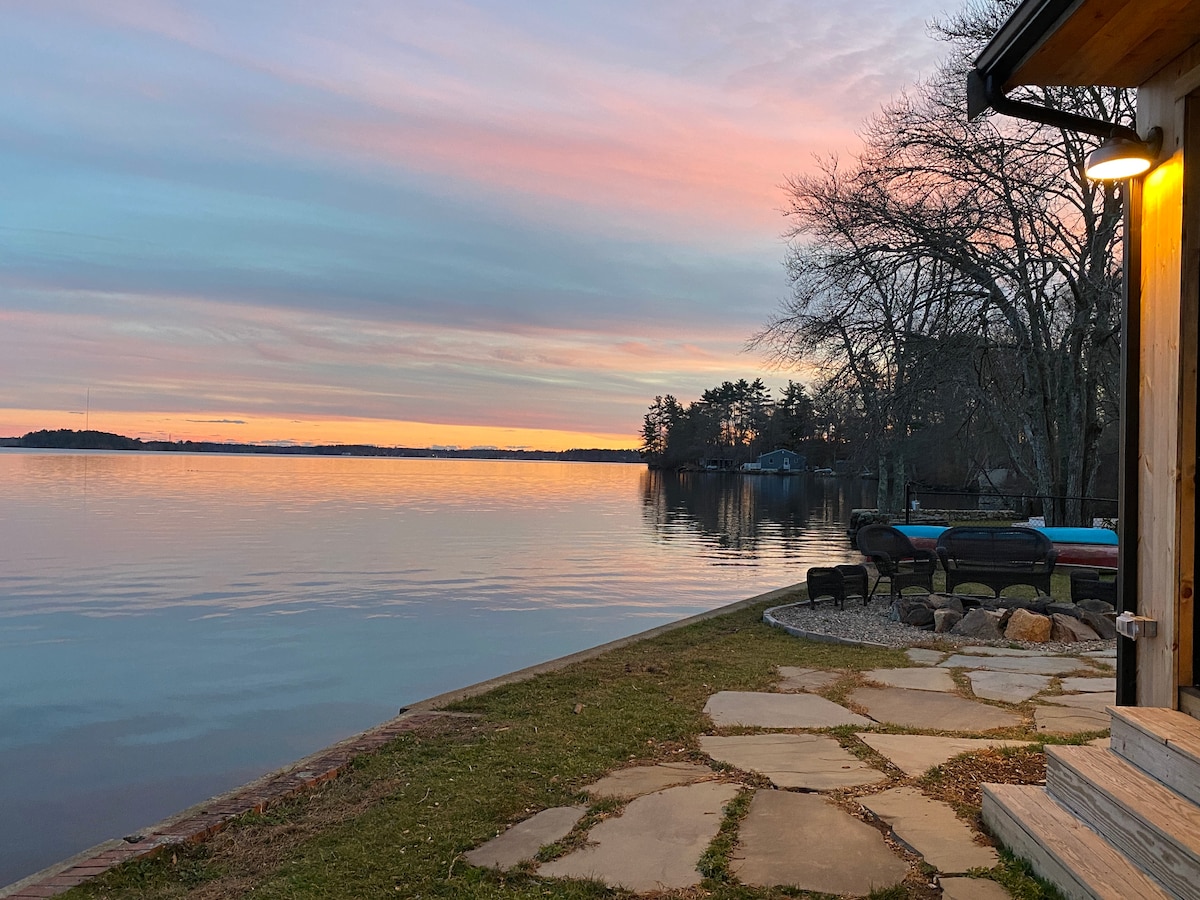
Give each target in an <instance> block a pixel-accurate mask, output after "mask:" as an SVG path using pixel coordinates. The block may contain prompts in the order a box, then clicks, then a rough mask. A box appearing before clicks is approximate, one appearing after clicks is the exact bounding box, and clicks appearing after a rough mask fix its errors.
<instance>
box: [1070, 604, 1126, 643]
mask: <svg viewBox="0 0 1200 900" xmlns="http://www.w3.org/2000/svg"><path fill="white" fill-rule="evenodd" d="M1079 618H1080V620H1081V621H1083V622H1086V623H1087V624H1088V625H1090V626H1092V630H1093V631H1095V632H1096V634H1098V635H1100V639H1101V640H1103V641H1111V640H1112V639H1113V638H1115V637H1116V636H1117V626H1116V625H1114V624H1113V619H1114V618H1116V615H1115V613H1108V614H1104V613H1097V612H1090V611H1089V610H1086V609H1081V610H1080V611H1079Z"/></svg>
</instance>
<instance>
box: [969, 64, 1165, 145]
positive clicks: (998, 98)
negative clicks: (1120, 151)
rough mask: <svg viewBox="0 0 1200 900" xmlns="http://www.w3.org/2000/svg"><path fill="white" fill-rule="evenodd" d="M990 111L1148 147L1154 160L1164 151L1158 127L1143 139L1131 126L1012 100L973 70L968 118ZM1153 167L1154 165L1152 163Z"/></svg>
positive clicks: (994, 84) (992, 81)
mask: <svg viewBox="0 0 1200 900" xmlns="http://www.w3.org/2000/svg"><path fill="white" fill-rule="evenodd" d="M989 109H994V110H995V111H996V112H998V113H1000V114H1001V115H1004V116H1012V117H1013V118H1016V119H1025V120H1027V121H1030V122H1040V123H1041V124H1043V125H1050V126H1052V127H1054V128H1063V129H1066V130H1068V131H1078V132H1082V133H1083V134H1090V135H1092V136H1094V137H1098V138H1103V139H1104V140H1105V141H1111V140H1114V139H1117V140H1125V141H1130V142H1132V143H1135V144H1142V145H1144V146H1145V147H1146V148H1147V151H1148V153H1149V155H1150V157H1151V159H1156V158H1157V157H1158V154H1159V152H1160V151H1161V150H1162V142H1163V132H1162V129H1161V128H1158V127H1157V126H1156V127H1154V128H1151V129H1150V131H1149V133H1148V134H1147V135H1146V138H1145V139H1144V140H1143V139H1142V137H1141V136H1140V135H1139V134H1138V133H1137V132H1136V131H1134V130H1133V129H1132V128H1130V127H1129V126H1128V125H1118V124H1116V123H1114V122H1106V121H1104V119H1097V118H1094V117H1092V116H1081V115H1079V114H1078V113H1073V112H1067V111H1066V110H1064V109H1051V108H1050V107H1048V106H1038V105H1037V104H1036V103H1027V102H1026V101H1024V100H1013V99H1012V98H1010V97H1008V96H1006V95H1005V93H1004V91H1003V90H1002V89H1001V88H1000V86H999V85H998V84H997V83H996V81H995V80H994V77H993V76H991V75H988V76H987V77H986V78H985V77H984V76H983V75H981V74H980V72H979V70H978V69H972V70H971V71H970V72H968V73H967V118H968V119H975V118H977V117H978V116H980V115H982V114H983V113H984V112H986V111H987V110H989ZM1151 166H1153V162H1152V163H1151Z"/></svg>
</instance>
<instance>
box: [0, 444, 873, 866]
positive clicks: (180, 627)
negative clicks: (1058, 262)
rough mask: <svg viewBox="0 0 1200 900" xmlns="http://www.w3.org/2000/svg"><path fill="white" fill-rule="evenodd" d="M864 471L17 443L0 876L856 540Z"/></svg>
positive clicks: (8, 495) (6, 532) (2, 490)
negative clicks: (845, 474) (846, 477)
mask: <svg viewBox="0 0 1200 900" xmlns="http://www.w3.org/2000/svg"><path fill="white" fill-rule="evenodd" d="M856 486H857V485H856V483H854V482H847V483H845V484H843V483H842V482H839V481H836V480H832V479H830V480H824V481H822V480H820V479H813V478H811V477H809V476H798V477H794V478H774V477H766V476H763V477H759V478H749V477H739V476H721V475H700V474H697V475H674V474H669V473H658V472H647V471H646V470H645V469H643V468H641V467H640V466H630V465H606V464H594V463H524V462H509V461H482V460H436V459H433V460H405V459H365V458H340V457H309V458H305V457H275V456H263V457H260V456H224V455H221V454H193V455H188V454H173V453H157V454H155V453H145V454H138V453H104V452H90V453H89V452H84V453H79V452H46V451H19V450H4V451H0V503H2V504H3V506H2V509H3V513H4V515H2V516H0V798H3V802H2V803H0V847H2V848H3V851H0V885H2V884H5V883H7V882H9V881H12V880H15V879H16V878H19V877H22V876H23V875H26V874H29V873H30V872H32V871H34V870H35V869H37V868H41V867H42V866H45V865H48V864H50V863H52V862H54V861H55V860H57V859H61V858H64V857H66V856H69V855H70V854H72V853H74V852H77V851H79V850H81V849H83V848H84V847H85V846H87V845H89V844H92V843H96V842H98V841H100V840H104V839H108V838H112V837H114V836H120V835H121V834H126V833H129V832H130V831H132V830H135V829H138V828H140V827H144V826H145V825H146V824H147V823H150V822H153V821H155V820H156V819H159V818H162V817H163V816H166V815H169V814H171V813H173V812H176V811H178V810H179V809H180V808H181V807H183V806H187V805H189V804H190V803H194V802H198V801H200V800H202V799H204V798H205V797H207V796H210V795H212V794H214V793H216V792H217V791H220V790H223V789H225V788H227V787H230V786H231V785H234V784H237V783H240V782H242V781H245V780H246V779H248V778H250V777H252V776H254V775H257V774H261V773H262V772H265V771H267V770H270V769H272V768H277V767H279V766H283V765H285V764H287V763H288V762H289V761H291V760H294V759H297V758H299V757H301V756H303V755H305V754H306V753H309V752H312V751H315V750H317V749H319V748H320V747H322V746H324V745H327V744H329V743H332V742H333V741H335V740H338V739H340V738H343V737H345V736H347V735H348V734H351V733H353V732H354V731H356V730H359V729H363V728H367V727H370V726H371V725H374V724H376V723H378V722H380V721H382V720H384V719H386V718H387V717H388V716H389V715H391V714H393V713H394V712H395V710H396V708H397V707H398V706H401V705H404V704H406V703H411V702H413V701H416V700H419V699H422V698H424V697H429V696H432V695H434V694H437V693H440V692H442V691H446V690H450V689H452V688H456V687H461V686H463V685H466V684H470V683H473V682H476V681H481V680H483V679H485V678H490V677H493V676H495V675H500V674H502V673H504V672H509V671H512V670H514V669H519V668H522V667H523V666H528V665H531V664H534V663H537V662H541V661H544V660H546V659H551V658H554V657H556V656H561V655H564V654H567V653H571V652H574V651H577V650H582V649H584V648H586V647H591V646H595V645H597V644H600V643H603V642H605V641H609V640H613V639H615V638H618V637H622V636H625V635H629V634H633V633H635V632H638V631H641V630H643V629H646V628H651V627H653V626H655V625H660V624H663V623H664V622H668V621H673V620H677V619H680V618H683V617H685V616H689V615H693V614H695V613H698V612H702V611H704V610H708V609H713V608H715V607H717V606H720V605H722V604H725V603H730V602H733V601H735V600H741V599H744V598H746V597H750V596H754V595H756V594H759V593H763V592H765V591H769V590H773V589H775V588H779V587H783V586H786V585H789V584H794V583H796V582H798V581H800V580H802V579H803V577H804V571H805V569H806V568H807V567H808V566H813V565H827V564H830V563H835V562H843V561H847V559H848V557H849V556H850V555H851V554H850V549H849V546H848V544H847V542H846V537H845V524H846V521H847V520H848V516H849V508H850V507H851V506H852V505H857V502H858V501H857V498H856V497H855V496H854V495H853V490H854V488H855V487H856ZM248 723H253V725H251V724H248ZM258 726H261V727H258ZM149 756H152V757H153V759H154V766H149V765H147V764H145V762H144V760H145V759H146V758H147V757H149ZM68 770H69V771H70V772H71V777H70V778H66V777H64V776H63V775H62V773H63V772H64V771H68ZM115 797H120V798H121V799H120V801H119V802H118V801H117V800H114V798H115ZM47 810H54V811H55V815H53V816H51V815H49V814H48V813H47V812H46V811H47ZM63 821H70V822H71V823H73V824H72V826H71V828H69V829H67V828H61V827H57V826H56V825H55V822H63Z"/></svg>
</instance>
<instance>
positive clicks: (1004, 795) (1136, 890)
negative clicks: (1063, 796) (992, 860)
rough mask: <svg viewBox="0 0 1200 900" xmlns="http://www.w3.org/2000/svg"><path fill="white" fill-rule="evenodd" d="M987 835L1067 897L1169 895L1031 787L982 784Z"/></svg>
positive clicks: (1130, 899)
mask: <svg viewBox="0 0 1200 900" xmlns="http://www.w3.org/2000/svg"><path fill="white" fill-rule="evenodd" d="M983 821H984V823H985V824H986V825H987V827H988V829H989V830H990V831H991V833H992V834H993V835H994V836H995V837H996V839H997V840H999V841H1000V842H1001V843H1002V844H1004V846H1006V847H1007V848H1008V849H1009V850H1011V851H1012V852H1013V853H1015V854H1016V855H1017V856H1019V857H1021V858H1023V859H1027V860H1029V862H1030V863H1031V864H1032V865H1033V870H1034V871H1035V872H1037V874H1038V875H1040V876H1041V877H1042V878H1045V879H1046V880H1048V881H1050V882H1052V883H1054V884H1055V885H1056V886H1057V887H1058V889H1059V890H1060V891H1062V893H1063V895H1064V896H1066V897H1067V898H1068V900H1165V898H1169V897H1171V896H1172V895H1171V894H1170V893H1169V892H1167V891H1166V890H1164V889H1163V888H1162V887H1161V886H1160V885H1158V884H1156V883H1155V882H1154V881H1153V880H1152V879H1150V878H1149V877H1148V876H1147V875H1146V874H1145V873H1144V872H1142V871H1141V870H1140V869H1138V868H1137V867H1136V866H1134V865H1133V863H1131V862H1130V861H1129V860H1128V859H1126V858H1125V857H1124V856H1122V855H1121V853H1120V852H1119V851H1118V850H1117V849H1116V848H1115V847H1113V846H1112V844H1110V843H1108V842H1107V841H1105V840H1104V839H1103V838H1102V837H1100V835H1098V834H1096V832H1094V831H1092V830H1091V829H1090V828H1088V827H1087V826H1086V825H1085V824H1084V823H1083V822H1082V821H1080V819H1079V818H1077V817H1076V816H1074V815H1072V814H1071V813H1070V812H1068V811H1067V810H1065V809H1064V808H1063V807H1061V806H1059V805H1058V804H1057V803H1055V802H1054V800H1053V799H1052V798H1051V797H1050V795H1049V794H1048V793H1046V790H1045V789H1044V788H1041V787H1037V786H1035V785H1021V784H985V785H983Z"/></svg>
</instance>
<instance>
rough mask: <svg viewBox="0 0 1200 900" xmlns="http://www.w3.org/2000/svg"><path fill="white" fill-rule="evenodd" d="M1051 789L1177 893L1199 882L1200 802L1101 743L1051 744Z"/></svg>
mask: <svg viewBox="0 0 1200 900" xmlns="http://www.w3.org/2000/svg"><path fill="white" fill-rule="evenodd" d="M1046 791H1047V792H1048V793H1049V794H1050V796H1051V797H1052V798H1053V799H1054V800H1056V801H1057V802H1058V803H1060V804H1061V805H1063V806H1064V807H1066V808H1067V809H1069V810H1070V811H1071V812H1072V813H1074V814H1075V815H1076V816H1078V817H1079V818H1080V819H1082V820H1083V821H1084V822H1085V823H1086V824H1087V825H1088V826H1090V827H1091V828H1092V829H1094V830H1095V831H1096V832H1098V833H1099V834H1100V835H1101V836H1102V837H1103V838H1105V840H1107V841H1108V842H1109V843H1111V844H1112V845H1113V846H1114V847H1116V848H1117V849H1118V850H1120V851H1121V852H1122V853H1123V854H1125V856H1127V857H1128V858H1129V860H1130V861H1131V862H1132V863H1134V865H1136V866H1138V867H1140V868H1141V869H1142V870H1144V871H1145V872H1147V873H1149V874H1150V875H1151V876H1152V877H1153V878H1155V879H1156V880H1157V881H1159V882H1160V883H1161V884H1162V885H1164V886H1165V887H1166V888H1167V889H1169V890H1170V891H1172V892H1173V893H1174V895H1175V896H1177V897H1187V896H1192V897H1195V896H1197V886H1198V885H1200V807H1197V806H1196V805H1195V804H1194V803H1192V802H1191V801H1190V800H1188V799H1186V798H1185V797H1181V796H1180V795H1179V794H1177V793H1175V792H1174V791H1172V790H1171V789H1169V788H1167V787H1165V786H1164V785H1162V784H1160V783H1159V782H1158V781H1156V780H1155V779H1154V778H1153V777H1151V776H1150V775H1147V774H1146V773H1145V772H1143V771H1141V770H1140V769H1138V768H1136V767H1134V766H1132V765H1130V764H1129V763H1127V762H1125V761H1124V760H1123V759H1121V758H1120V757H1119V756H1117V755H1115V754H1113V753H1111V752H1109V751H1108V750H1104V749H1101V748H1099V747H1086V746H1085V747H1052V746H1048V747H1046Z"/></svg>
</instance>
